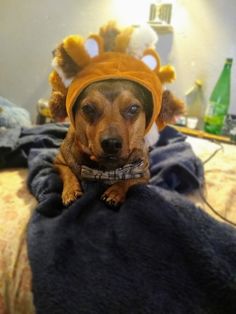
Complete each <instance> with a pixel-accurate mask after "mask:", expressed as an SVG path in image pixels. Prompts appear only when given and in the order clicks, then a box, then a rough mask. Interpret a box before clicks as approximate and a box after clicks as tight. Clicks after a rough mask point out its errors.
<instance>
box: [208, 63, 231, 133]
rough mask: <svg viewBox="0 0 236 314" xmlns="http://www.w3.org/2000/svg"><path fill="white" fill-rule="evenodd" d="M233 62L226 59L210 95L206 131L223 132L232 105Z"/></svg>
mask: <svg viewBox="0 0 236 314" xmlns="http://www.w3.org/2000/svg"><path fill="white" fill-rule="evenodd" d="M232 63H233V59H229V58H228V59H226V61H225V64H224V68H223V70H222V72H221V74H220V77H219V79H218V81H217V83H216V85H215V87H214V89H213V91H212V94H211V96H210V100H209V104H208V108H207V111H206V114H205V116H204V130H205V131H206V132H209V133H213V134H221V131H222V128H223V126H224V120H225V117H226V115H227V113H228V109H229V105H230V81H231V66H232Z"/></svg>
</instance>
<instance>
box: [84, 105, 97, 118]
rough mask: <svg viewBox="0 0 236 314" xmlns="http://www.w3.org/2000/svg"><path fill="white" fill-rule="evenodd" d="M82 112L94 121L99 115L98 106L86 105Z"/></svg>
mask: <svg viewBox="0 0 236 314" xmlns="http://www.w3.org/2000/svg"><path fill="white" fill-rule="evenodd" d="M81 110H82V112H83V113H84V114H85V116H86V117H88V118H89V119H90V120H94V119H95V118H96V117H97V116H98V115H99V112H98V110H97V108H96V106H95V105H93V104H86V105H84V106H83V107H82V108H81Z"/></svg>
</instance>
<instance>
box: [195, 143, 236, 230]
mask: <svg viewBox="0 0 236 314" xmlns="http://www.w3.org/2000/svg"><path fill="white" fill-rule="evenodd" d="M212 142H213V143H215V144H217V145H218V146H220V147H219V148H217V149H216V150H215V151H214V152H213V153H212V154H211V155H210V156H209V157H208V158H207V159H206V160H205V161H203V165H205V164H206V163H207V162H209V161H210V160H211V159H212V158H213V157H215V156H216V155H217V154H218V153H219V152H220V151H224V146H223V145H222V143H220V142H218V141H215V140H213V141H212ZM199 195H200V197H201V199H202V200H203V202H204V203H205V204H206V205H207V206H208V208H210V210H211V211H212V212H213V213H214V214H215V215H216V216H218V217H219V218H221V219H222V220H224V221H225V222H227V223H229V224H230V225H233V226H235V227H236V223H235V222H233V221H231V220H229V219H227V218H225V217H224V216H223V215H221V214H220V213H219V212H218V211H217V210H216V209H215V208H214V207H213V206H212V205H211V204H210V203H209V202H208V201H207V199H206V198H205V196H204V194H203V193H202V191H201V190H199Z"/></svg>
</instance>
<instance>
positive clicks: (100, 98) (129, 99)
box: [73, 80, 152, 168]
mask: <svg viewBox="0 0 236 314" xmlns="http://www.w3.org/2000/svg"><path fill="white" fill-rule="evenodd" d="M151 101H152V97H151V94H150V92H148V91H147V90H146V89H145V88H144V87H143V86H141V85H139V84H138V83H135V82H132V81H127V80H106V81H101V82H96V83H93V84H91V85H89V86H88V87H87V88H86V89H85V90H84V91H83V92H82V93H81V94H80V96H79V97H78V99H77V101H76V103H75V105H74V109H73V114H74V117H75V118H74V119H75V133H76V136H77V138H78V140H79V142H80V145H81V147H82V149H83V150H84V152H85V153H87V154H89V155H90V156H91V158H92V159H93V160H95V161H97V162H98V163H99V164H102V165H105V166H106V167H109V168H117V167H118V166H120V165H123V164H125V163H126V161H127V160H128V159H129V157H130V156H131V154H133V153H134V152H135V151H136V152H137V151H138V150H143V142H144V134H145V128H146V125H147V121H148V120H149V119H150V116H151V108H152V106H151Z"/></svg>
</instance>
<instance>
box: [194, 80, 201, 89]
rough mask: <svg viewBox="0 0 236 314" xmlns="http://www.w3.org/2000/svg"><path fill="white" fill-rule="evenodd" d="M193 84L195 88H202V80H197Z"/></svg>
mask: <svg viewBox="0 0 236 314" xmlns="http://www.w3.org/2000/svg"><path fill="white" fill-rule="evenodd" d="M195 84H196V85H197V86H199V87H201V86H202V80H199V79H197V80H196V81H195Z"/></svg>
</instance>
